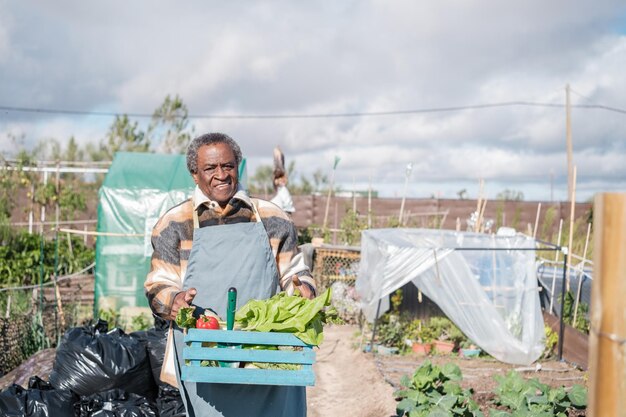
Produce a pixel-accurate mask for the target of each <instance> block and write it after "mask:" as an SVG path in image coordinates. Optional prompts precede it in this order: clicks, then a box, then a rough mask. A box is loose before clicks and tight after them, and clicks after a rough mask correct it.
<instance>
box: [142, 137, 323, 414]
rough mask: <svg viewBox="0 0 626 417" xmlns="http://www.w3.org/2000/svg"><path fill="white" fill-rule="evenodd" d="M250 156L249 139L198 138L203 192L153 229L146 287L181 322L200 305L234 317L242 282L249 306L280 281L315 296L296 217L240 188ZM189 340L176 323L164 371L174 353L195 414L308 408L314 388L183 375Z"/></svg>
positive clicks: (194, 150)
mask: <svg viewBox="0 0 626 417" xmlns="http://www.w3.org/2000/svg"><path fill="white" fill-rule="evenodd" d="M241 159H242V155H241V150H240V148H239V145H238V144H237V143H236V142H235V141H234V140H233V139H231V138H230V137H229V136H227V135H224V134H221V133H210V134H205V135H202V136H199V137H197V138H195V139H194V140H193V141H192V142H191V144H190V145H189V148H188V150H187V168H188V169H189V172H190V173H191V176H192V177H193V179H194V181H195V182H196V185H197V186H196V188H195V190H194V193H193V196H192V198H191V199H189V200H186V201H184V202H182V203H181V204H179V205H177V206H175V207H173V208H171V209H170V210H169V211H167V212H166V213H165V214H164V215H163V216H162V217H161V219H159V221H158V222H157V224H156V225H155V227H154V230H153V232H152V246H153V248H154V253H153V255H152V263H151V270H150V273H149V274H148V277H147V279H146V282H145V291H146V296H147V297H148V300H149V303H150V307H151V309H152V311H153V312H154V313H155V314H156V315H158V316H160V317H162V318H164V319H167V320H172V321H173V320H174V319H175V317H176V314H177V313H178V310H179V309H180V308H182V307H188V306H190V305H192V303H193V305H195V306H198V307H200V308H202V309H205V308H211V309H213V310H214V311H216V312H217V313H218V314H219V315H220V316H221V317H225V316H226V307H227V305H226V304H227V291H228V288H230V287H235V288H237V294H238V304H239V305H243V304H244V303H245V302H247V301H248V300H250V299H265V298H269V297H271V296H272V295H274V294H275V293H276V291H277V290H278V289H279V288H280V289H282V290H284V291H286V292H288V293H293V291H294V289H295V288H296V287H297V288H298V289H299V291H300V293H301V294H302V296H304V297H307V298H313V297H314V296H315V281H314V280H313V278H312V277H311V275H310V272H309V270H308V268H307V267H306V266H305V264H304V262H303V260H302V257H301V255H300V254H299V253H298V250H297V236H296V230H295V227H294V225H293V223H292V222H291V220H290V219H289V216H288V215H287V214H286V213H285V212H283V211H282V210H280V209H279V208H277V207H276V205H274V204H272V203H270V202H267V201H264V200H259V199H253V198H250V197H249V196H248V195H247V194H246V193H245V192H244V191H243V190H242V189H241V188H240V187H239V182H238V167H239V163H240V162H241ZM172 339H173V340H172ZM182 348H183V335H182V332H181V330H180V329H178V328H177V326H176V325H175V324H174V323H172V329H171V330H170V335H169V337H168V348H167V349H166V350H167V352H166V363H164V370H167V369H168V368H169V367H168V358H167V357H168V356H170V355H168V354H169V353H172V351H173V352H174V353H175V355H171V356H170V357H171V358H174V357H176V360H174V361H173V362H175V364H176V379H175V380H172V379H170V380H168V379H167V377H166V376H164V377H163V379H165V380H166V382H170V383H172V384H177V386H178V387H179V389H180V391H181V396H182V398H183V402H184V403H185V408H186V409H187V415H188V416H189V417H194V416H198V417H200V416H202V417H207V416H272V417H275V416H285V417H294V416H304V415H306V396H305V390H304V387H284V386H271V385H239V384H209V383H193V382H185V381H181V380H180V366H181V365H182V364H183V359H182ZM170 369H171V368H170Z"/></svg>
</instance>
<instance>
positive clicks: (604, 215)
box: [588, 193, 626, 417]
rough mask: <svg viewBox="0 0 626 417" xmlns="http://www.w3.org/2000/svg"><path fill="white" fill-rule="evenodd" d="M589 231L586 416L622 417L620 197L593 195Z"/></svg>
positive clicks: (625, 210)
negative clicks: (591, 259) (591, 240)
mask: <svg viewBox="0 0 626 417" xmlns="http://www.w3.org/2000/svg"><path fill="white" fill-rule="evenodd" d="M593 229H594V233H593V234H594V274H593V275H594V276H593V284H592V291H591V297H592V298H591V331H590V333H589V407H588V409H589V413H590V414H589V415H590V416H591V417H605V416H615V417H625V416H626V369H625V367H624V365H625V364H626V358H625V355H624V353H625V350H626V306H625V304H624V300H625V299H626V193H603V194H599V195H597V196H596V198H595V205H594V228H593Z"/></svg>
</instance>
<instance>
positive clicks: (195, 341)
mask: <svg viewBox="0 0 626 417" xmlns="http://www.w3.org/2000/svg"><path fill="white" fill-rule="evenodd" d="M202 342H212V343H218V344H221V345H222V346H221V347H220V346H214V347H202ZM185 344H186V346H185V348H184V350H183V358H184V359H185V361H190V362H189V364H186V365H185V366H183V370H182V374H181V378H182V379H183V380H184V381H193V382H211V383H221V384H257V385H300V386H305V385H309V386H312V385H315V373H314V372H313V364H314V363H315V352H314V351H313V349H312V347H311V346H310V345H307V344H306V343H304V342H303V341H301V340H300V339H298V338H297V337H295V336H294V335H292V334H287V333H271V332H246V331H237V330H203V329H189V330H188V331H187V334H186V335H185ZM226 344H227V345H231V346H223V345H226ZM233 345H234V346H237V345H273V346H295V347H302V350H297V351H286V350H255V349H240V348H233ZM203 360H214V361H226V362H266V363H291V364H299V365H302V367H301V369H298V370H283V369H250V368H229V367H211V366H200V361H203Z"/></svg>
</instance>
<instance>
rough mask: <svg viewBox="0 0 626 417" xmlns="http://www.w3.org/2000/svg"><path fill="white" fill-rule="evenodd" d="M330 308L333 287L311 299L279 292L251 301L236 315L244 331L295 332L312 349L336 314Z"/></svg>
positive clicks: (236, 319)
mask: <svg viewBox="0 0 626 417" xmlns="http://www.w3.org/2000/svg"><path fill="white" fill-rule="evenodd" d="M329 306H330V288H327V289H326V291H324V292H323V293H322V294H320V295H319V296H318V297H316V298H314V299H312V300H309V299H306V298H302V297H300V296H297V295H287V294H286V293H284V292H281V293H278V294H276V295H274V296H273V297H271V298H268V299H267V300H250V301H248V302H247V303H246V304H245V305H244V306H243V307H241V308H240V309H239V310H238V311H237V313H236V314H235V322H236V323H237V324H238V325H239V328H240V329H241V330H252V331H258V332H282V333H293V335H294V336H296V337H297V338H299V339H300V340H302V341H303V342H304V343H307V344H309V345H312V346H318V345H319V344H320V343H322V341H323V340H324V334H323V330H324V324H325V323H327V322H330V321H331V320H332V318H333V317H334V316H335V315H336V314H335V313H334V312H333V311H334V310H333V309H332V308H326V307H329Z"/></svg>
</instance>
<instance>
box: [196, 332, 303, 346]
mask: <svg viewBox="0 0 626 417" xmlns="http://www.w3.org/2000/svg"><path fill="white" fill-rule="evenodd" d="M185 342H219V343H239V344H245V345H274V346H301V347H305V346H306V347H308V346H309V345H308V344H306V343H304V342H303V341H302V340H300V339H298V338H297V337H295V336H294V335H292V334H289V333H271V332H250V331H237V330H203V329H189V330H188V331H187V334H186V335H185Z"/></svg>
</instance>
